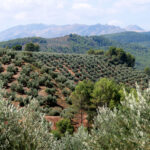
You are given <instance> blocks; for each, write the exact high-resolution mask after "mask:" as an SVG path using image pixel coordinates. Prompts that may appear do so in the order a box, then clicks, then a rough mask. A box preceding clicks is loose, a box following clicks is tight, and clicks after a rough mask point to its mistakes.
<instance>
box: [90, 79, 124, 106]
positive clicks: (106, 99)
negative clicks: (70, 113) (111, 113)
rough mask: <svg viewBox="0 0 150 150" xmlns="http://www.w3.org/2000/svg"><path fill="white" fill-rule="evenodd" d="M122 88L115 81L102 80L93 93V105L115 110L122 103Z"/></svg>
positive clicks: (97, 83)
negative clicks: (120, 91)
mask: <svg viewBox="0 0 150 150" xmlns="http://www.w3.org/2000/svg"><path fill="white" fill-rule="evenodd" d="M119 90H120V87H119V85H117V84H116V83H115V82H114V81H113V80H110V79H106V78H103V79H100V80H99V81H98V82H96V84H95V86H94V90H93V93H92V96H93V100H92V101H93V103H95V105H96V106H109V107H110V108H113V107H115V106H117V104H119V103H120V99H121V95H120V93H119Z"/></svg>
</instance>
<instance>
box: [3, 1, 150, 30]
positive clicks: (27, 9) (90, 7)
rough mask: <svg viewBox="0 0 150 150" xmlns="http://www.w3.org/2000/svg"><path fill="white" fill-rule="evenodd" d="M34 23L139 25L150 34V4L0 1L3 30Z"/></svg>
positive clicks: (137, 2) (144, 2) (127, 2)
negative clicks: (149, 31)
mask: <svg viewBox="0 0 150 150" xmlns="http://www.w3.org/2000/svg"><path fill="white" fill-rule="evenodd" d="M31 23H44V24H57V25H61V24H74V23H78V24H97V23H101V24H111V25H118V26H122V27H124V26H127V25H130V24H136V25H139V26H141V27H143V28H145V29H146V30H150V0H0V30H4V29H7V28H8V27H12V26H14V25H19V24H31Z"/></svg>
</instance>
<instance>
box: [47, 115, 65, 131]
mask: <svg viewBox="0 0 150 150" xmlns="http://www.w3.org/2000/svg"><path fill="white" fill-rule="evenodd" d="M45 119H46V120H47V121H49V122H51V123H52V130H56V123H57V122H58V121H59V120H61V119H62V118H61V117H59V116H45Z"/></svg>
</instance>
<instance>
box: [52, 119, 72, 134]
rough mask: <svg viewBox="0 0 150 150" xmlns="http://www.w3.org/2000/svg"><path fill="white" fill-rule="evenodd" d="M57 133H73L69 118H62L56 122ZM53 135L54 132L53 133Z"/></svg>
mask: <svg viewBox="0 0 150 150" xmlns="http://www.w3.org/2000/svg"><path fill="white" fill-rule="evenodd" d="M56 127H57V131H58V132H57V133H60V135H61V136H64V135H65V133H66V132H67V133H69V134H73V131H74V127H73V126H72V125H71V121H70V120H69V119H63V120H60V121H58V122H57V123H56ZM54 135H55V134H54Z"/></svg>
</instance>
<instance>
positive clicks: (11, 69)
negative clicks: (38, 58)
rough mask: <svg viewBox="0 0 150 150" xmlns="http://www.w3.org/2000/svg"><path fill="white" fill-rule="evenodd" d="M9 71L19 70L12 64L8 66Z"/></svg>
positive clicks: (15, 71)
mask: <svg viewBox="0 0 150 150" xmlns="http://www.w3.org/2000/svg"><path fill="white" fill-rule="evenodd" d="M7 72H13V73H14V74H16V73H17V72H18V68H16V67H15V66H14V65H10V66H8V67H7Z"/></svg>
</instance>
